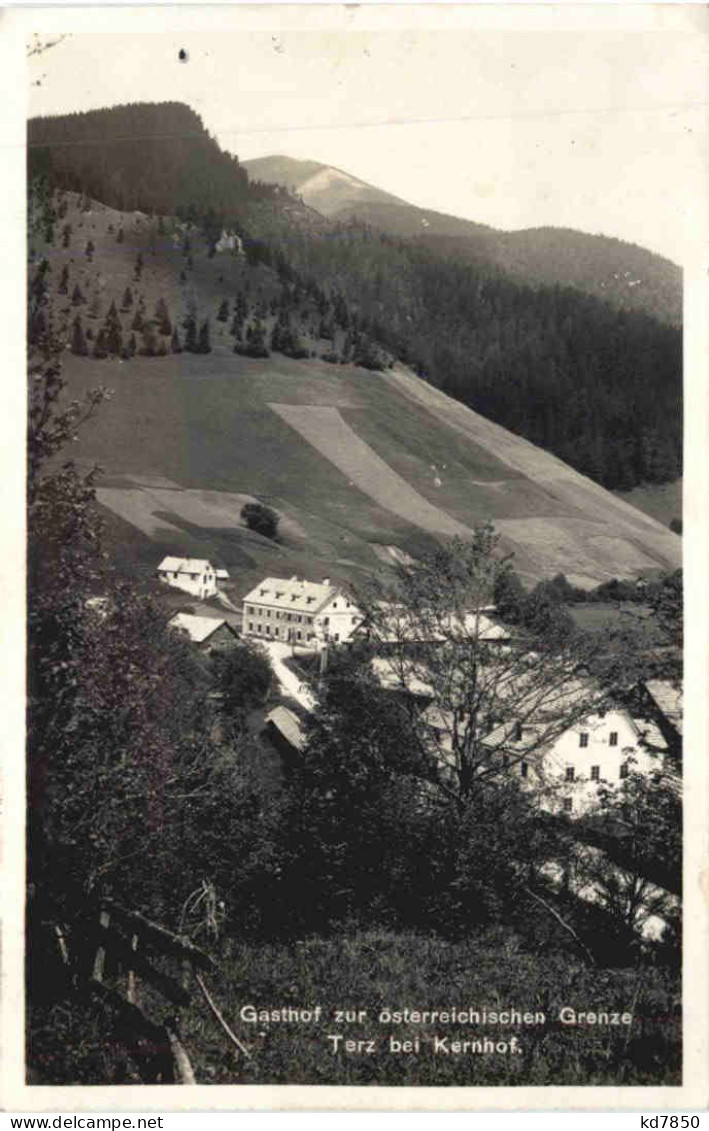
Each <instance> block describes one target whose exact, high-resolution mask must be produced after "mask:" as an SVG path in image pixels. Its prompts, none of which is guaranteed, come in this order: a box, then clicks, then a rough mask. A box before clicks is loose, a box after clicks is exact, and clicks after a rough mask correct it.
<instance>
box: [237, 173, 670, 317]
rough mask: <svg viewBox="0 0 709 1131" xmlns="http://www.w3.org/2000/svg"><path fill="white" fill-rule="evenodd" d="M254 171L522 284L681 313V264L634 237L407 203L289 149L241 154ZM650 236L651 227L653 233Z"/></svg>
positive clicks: (310, 199)
mask: <svg viewBox="0 0 709 1131" xmlns="http://www.w3.org/2000/svg"><path fill="white" fill-rule="evenodd" d="M244 168H245V169H246V170H247V172H248V174H249V177H253V178H254V179H257V180H259V181H266V182H268V183H270V184H279V185H283V186H285V187H286V188H288V189H289V190H290V191H291V192H294V193H297V195H298V196H299V197H300V198H301V199H302V200H303V202H304V203H305V204H306V205H308V206H309V207H310V208H313V209H317V211H318V212H320V213H322V215H323V216H327V217H329V218H330V219H331V220H334V221H337V222H339V223H347V222H348V221H351V220H355V221H356V222H357V223H358V224H360V225H367V226H369V227H372V228H375V229H377V230H378V231H382V232H386V233H387V234H388V235H392V236H400V237H403V238H404V239H416V240H417V241H419V242H421V243H422V244H424V245H425V246H426V247H429V248H434V249H437V250H438V251H440V252H441V253H442V254H448V253H451V252H452V253H453V254H458V255H461V256H464V257H466V258H471V259H472V260H473V261H481V262H485V263H488V264H490V265H493V266H496V267H499V268H501V269H502V270H503V271H504V272H505V273H506V274H508V275H510V276H512V278H514V279H516V280H517V281H518V282H520V283H523V284H527V285H528V284H530V283H531V284H532V285H536V284H539V283H543V284H548V285H554V284H560V285H562V286H569V287H575V288H576V289H577V290H580V291H583V292H584V294H590V295H595V296H596V298H601V299H603V301H604V302H609V303H610V304H611V306H614V307H616V308H618V309H622V310H638V311H642V312H644V313H645V314H651V315H652V316H653V317H655V318H659V319H660V321H662V322H667V323H669V324H670V325H679V323H680V322H681V321H682V271H681V268H679V267H678V266H677V265H676V264H674V263H671V262H670V260H668V259H665V258H663V256H661V255H657V254H655V253H654V252H651V251H648V249H647V248H645V247H638V246H637V244H632V243H626V242H625V241H624V240H619V239H613V238H611V237H609V236H602V235H590V234H589V233H587V232H579V231H575V230H573V229H571V228H528V229H523V230H521V231H503V230H501V229H499V228H491V227H490V226H489V225H488V224H479V223H475V222H474V221H472V220H463V219H461V218H460V217H459V216H449V215H447V214H446V213H444V212H436V211H434V210H433V209H431V208H419V207H417V206H416V205H413V204H407V203H406V201H403V200H400V199H398V198H397V197H395V196H392V195H391V194H390V193H385V192H382V190H381V189H378V188H375V187H374V186H373V185H368V184H366V183H365V182H363V181H360V180H359V179H358V178H357V177H353V176H351V175H350V174H349V173H346V172H344V171H343V170H341V169H336V168H333V167H331V166H327V165H321V164H319V163H318V162H316V161H295V160H293V159H292V158H289V157H257V158H255V159H253V160H251V161H245V162H244ZM648 236H649V238H651V237H652V233H648Z"/></svg>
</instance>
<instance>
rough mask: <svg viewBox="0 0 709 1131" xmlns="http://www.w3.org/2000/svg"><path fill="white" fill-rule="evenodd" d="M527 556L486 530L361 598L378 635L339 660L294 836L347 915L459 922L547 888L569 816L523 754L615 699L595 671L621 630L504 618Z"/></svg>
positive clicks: (333, 910) (323, 890)
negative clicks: (510, 588)
mask: <svg viewBox="0 0 709 1131" xmlns="http://www.w3.org/2000/svg"><path fill="white" fill-rule="evenodd" d="M509 568H510V567H509V563H508V562H506V561H505V560H504V559H502V558H501V556H500V554H499V544H498V538H497V536H496V535H495V533H494V531H493V530H492V528H491V527H490V526H483V527H480V528H478V529H477V530H476V531H475V535H474V537H473V538H472V539H471V540H470V541H469V542H463V541H460V540H454V541H452V542H451V543H449V544H447V545H446V546H445V547H441V548H439V549H438V550H436V551H435V553H433V554H432V555H431V556H430V557H428V558H426V559H424V560H422V561H421V562H419V563H417V564H416V565H415V566H411V567H403V566H402V567H399V568H398V569H397V571H396V577H395V580H394V582H393V583H391V584H390V583H384V582H381V581H379V580H372V581H371V582H370V583H369V584H367V585H366V586H364V587H362V588H361V589H360V590H359V591H358V593H357V594H356V601H357V604H358V606H359V607H360V609H361V610H362V612H363V613H364V625H363V630H364V634H365V643H364V644H363V645H362V646H360V647H359V648H358V649H357V648H355V649H354V650H353V651H352V652H348V653H341V654H338V653H335V654H334V655H333V657H332V658H331V663H330V668H329V671H328V673H327V677H326V679H325V681H324V683H323V685H322V687H321V692H320V705H319V708H318V710H317V711H316V713H315V717H314V719H313V720H312V722H311V723H310V724H309V728H308V732H309V734H308V738H309V740H308V746H307V749H306V752H305V756H304V761H303V766H302V770H301V773H300V775H299V792H298V796H299V802H298V804H299V806H300V810H299V817H298V820H297V821H296V824H297V825H298V828H299V833H298V834H297V835H296V834H294V840H297V839H298V836H299V837H300V838H301V841H300V843H301V844H302V845H303V846H305V847H304V848H303V850H302V853H301V856H300V860H301V862H302V864H303V869H302V872H301V873H299V879H298V882H299V883H302V884H303V885H304V886H305V888H306V889H307V890H309V892H310V896H309V899H310V901H311V903H313V904H314V905H317V904H326V905H327V906H328V908H329V912H328V913H329V914H334V915H335V916H341V915H346V914H349V913H351V912H353V911H354V910H356V909H359V910H361V909H362V908H363V907H366V908H367V913H368V914H379V913H384V911H383V909H384V908H388V909H389V910H388V912H387V913H389V914H395V913H396V911H395V909H397V908H398V909H399V911H400V912H401V913H402V914H404V913H406V914H407V915H408V918H409V921H412V920H413V922H418V923H422V922H424V921H425V922H428V923H429V924H430V923H431V922H436V921H440V920H441V919H442V920H444V921H445V922H447V923H448V924H449V925H450V926H451V929H452V928H453V926H454V925H455V924H456V923H458V924H461V925H462V924H465V923H466V922H468V923H470V922H471V921H472V920H475V919H476V918H477V919H483V918H485V917H490V916H493V917H495V916H498V915H501V914H502V913H503V908H504V913H505V914H506V915H509V914H512V913H513V910H512V909H513V908H514V903H515V899H526V900H527V901H530V900H531V901H532V903H533V904H534V903H535V901H537V902H536V904H535V905H536V906H537V910H538V909H539V906H541V903H540V902H539V901H542V902H543V901H545V900H546V897H545V895H544V894H542V892H543V889H544V885H543V884H542V885H541V887H540V888H539V889H534V888H533V880H532V878H533V877H534V876H535V875H537V874H538V873H539V869H540V868H541V865H542V864H543V863H544V862H545V861H546V860H547V859H549V858H550V856H551V855H553V854H554V853H553V849H552V845H551V843H550V837H551V835H552V832H553V828H554V823H553V822H550V820H549V816H548V814H547V813H545V812H544V810H543V808H542V804H541V802H542V797H541V796H540V795H539V794H538V793H532V792H531V791H528V790H526V789H525V788H524V783H523V781H522V779H521V775H520V770H521V768H522V767H521V764H522V763H523V762H533V761H534V759H535V757H536V756H537V755H539V754H540V753H541V752H542V751H543V750H544V748H545V746H546V745H547V744H548V743H549V742H551V741H552V740H553V739H555V738H556V737H557V736H558V735H559V734H560V733H561V732H563V731H564V730H566V729H567V728H568V727H569V726H570V725H572V724H573V723H574V722H576V721H579V720H581V719H583V718H584V717H586V716H587V715H589V714H591V713H593V712H596V711H602V710H603V709H604V707H605V705H606V704H607V703H608V701H609V696H608V693H607V691H606V690H605V687H604V683H603V680H601V681H597V680H592V679H590V678H589V670H590V666H591V664H592V662H595V665H596V667H599V665H600V664H601V663H602V664H603V666H604V669H605V670H607V671H612V669H613V662H612V659H611V658H610V656H609V655H608V653H607V649H608V646H609V641H608V640H607V639H606V640H604V641H602V642H601V641H599V640H587V639H586V638H585V637H583V636H581V635H580V634H570V633H569V630H568V625H567V623H566V621H560V623H559V626H558V629H557V628H556V626H555V625H554V623H553V619H552V620H551V621H549V620H547V622H546V623H545V634H544V636H543V638H539V637H537V636H535V635H533V634H532V633H530V632H529V631H528V630H520V631H519V633H518V634H517V635H516V636H515V638H514V639H511V638H509V637H508V636H507V634H506V633H505V632H504V631H501V630H500V628H499V626H497V625H496V624H495V623H494V621H492V620H491V618H490V617H489V615H488V613H487V612H486V611H485V610H486V608H487V607H488V606H489V603H490V599H491V596H492V593H493V592H494V591H495V589H496V587H497V585H498V582H499V578H500V577H501V576H502V575H504V574H505V573H506V572H507V571H508V570H509ZM294 883H295V881H294ZM338 892H339V893H340V896H339V900H340V903H339V906H338V901H337V899H334V902H333V893H338ZM377 908H379V911H377ZM405 909H406V910H405Z"/></svg>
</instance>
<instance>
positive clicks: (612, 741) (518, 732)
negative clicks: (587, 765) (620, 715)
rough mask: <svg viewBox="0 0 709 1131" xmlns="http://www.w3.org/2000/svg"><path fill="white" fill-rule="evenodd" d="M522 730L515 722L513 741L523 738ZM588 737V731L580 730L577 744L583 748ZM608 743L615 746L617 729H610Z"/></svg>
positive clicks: (519, 724) (519, 740) (586, 743)
mask: <svg viewBox="0 0 709 1131" xmlns="http://www.w3.org/2000/svg"><path fill="white" fill-rule="evenodd" d="M524 730H525V728H524V727H523V726H522V724H521V723H516V724H515V733H514V740H515V742H521V741H522V739H523V738H524ZM588 739H589V734H588V731H585V730H582V731H581V732H580V734H579V746H580V747H581V748H582V749H585V748H586V747H587V746H588ZM608 745H609V746H617V745H618V731H617V730H612V731H611V732H610V734H609V735H608Z"/></svg>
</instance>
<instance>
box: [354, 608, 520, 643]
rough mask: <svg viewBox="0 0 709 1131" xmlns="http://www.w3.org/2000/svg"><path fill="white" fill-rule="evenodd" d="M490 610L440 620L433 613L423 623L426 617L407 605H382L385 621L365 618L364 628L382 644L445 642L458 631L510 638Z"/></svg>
mask: <svg viewBox="0 0 709 1131" xmlns="http://www.w3.org/2000/svg"><path fill="white" fill-rule="evenodd" d="M490 611H492V610H490V609H486V610H483V609H480V610H479V611H478V612H477V613H476V612H469V613H465V615H464V616H463V617H462V618H456V617H455V616H454V615H453V614H450V615H449V616H448V617H444V618H442V619H441V620H440V621H439V620H438V619H437V618H436V617H434V616H432V617H431V622H430V624H429V625H425V624H422V622H421V621H422V618H420V617H419V616H418V615H417V614H415V613H409V612H408V610H407V609H405V608H404V607H403V606H396V605H389V606H382V609H381V612H382V613H383V616H382V619H381V622H380V623H379V624H376V625H373V624H371V623H368V622H367V621H365V622H364V623H363V624H362V626H361V629H360V631H361V632H362V634H364V635H366V634H367V633H369V634H370V635H371V636H372V637H373V639H374V640H375V641H378V642H379V643H381V644H396V643H398V642H400V641H401V642H403V641H410V642H411V643H412V644H413V643H420V644H426V643H428V644H436V643H444V642H445V641H446V640H449V639H454V638H455V636H456V633H458V632H460V633H464V634H466V635H468V636H476V637H477V638H478V639H480V640H488V641H493V640H509V639H510V633H509V632H508V630H507V629H506V628H505V627H504V626H503V625H501V624H498V623H497V622H496V621H495V620H493V619H492V617H491V616H489V615H488V614H489V612H490Z"/></svg>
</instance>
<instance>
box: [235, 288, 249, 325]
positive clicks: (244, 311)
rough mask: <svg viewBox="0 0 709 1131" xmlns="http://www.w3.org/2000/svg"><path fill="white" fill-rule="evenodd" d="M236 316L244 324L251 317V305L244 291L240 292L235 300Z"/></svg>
mask: <svg viewBox="0 0 709 1131" xmlns="http://www.w3.org/2000/svg"><path fill="white" fill-rule="evenodd" d="M234 314H235V315H237V316H238V318H239V320H240V322H242V323H243V321H244V319H246V318H248V316H249V304H248V301H247V298H246V295H245V294H244V292H243V291H239V293H238V294H237V296H236V299H235V300H234Z"/></svg>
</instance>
